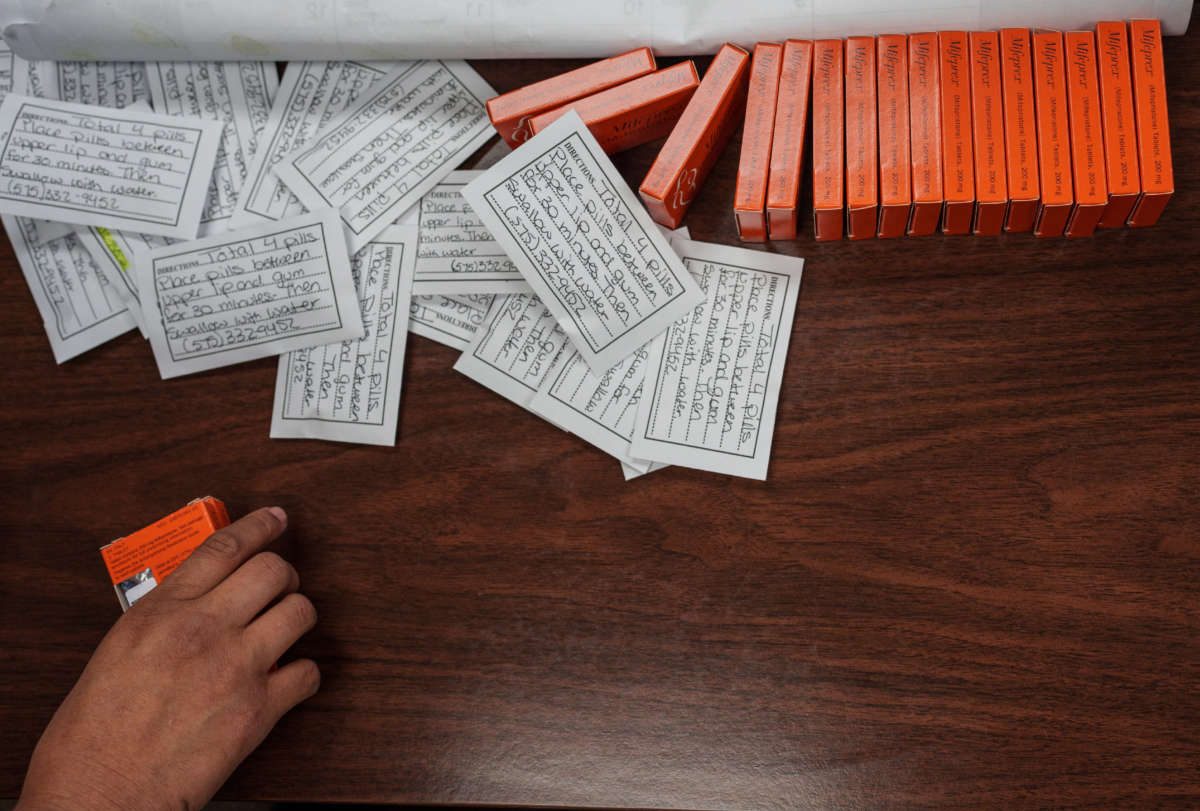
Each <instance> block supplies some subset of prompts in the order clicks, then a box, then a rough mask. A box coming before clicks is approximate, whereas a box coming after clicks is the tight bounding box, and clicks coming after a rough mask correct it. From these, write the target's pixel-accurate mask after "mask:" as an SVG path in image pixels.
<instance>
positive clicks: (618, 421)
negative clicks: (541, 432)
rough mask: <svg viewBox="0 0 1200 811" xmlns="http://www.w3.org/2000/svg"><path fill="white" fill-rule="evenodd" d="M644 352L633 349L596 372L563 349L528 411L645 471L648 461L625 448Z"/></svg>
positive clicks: (634, 414) (639, 387)
mask: <svg viewBox="0 0 1200 811" xmlns="http://www.w3.org/2000/svg"><path fill="white" fill-rule="evenodd" d="M647 357H648V354H647V352H646V349H645V348H642V349H638V350H637V351H635V352H634V353H633V354H632V355H630V356H629V357H628V358H626V359H625V360H623V361H621V362H620V363H618V364H617V365H616V366H614V367H613V368H611V369H609V370H608V371H606V372H605V373H604V374H602V375H597V374H595V373H594V372H592V370H591V369H590V368H588V365H587V363H586V362H584V360H583V357H582V356H581V355H580V354H579V353H578V352H576V351H573V350H568V352H566V353H564V354H563V356H562V358H561V359H560V361H559V363H557V364H556V365H555V367H554V369H552V370H551V372H550V374H548V375H547V376H546V379H545V380H544V381H543V383H542V386H541V388H540V389H538V393H537V394H536V395H535V396H534V398H533V400H532V401H531V402H530V404H529V409H530V410H531V411H533V412H534V413H536V414H540V415H542V416H543V417H545V418H546V419H548V420H550V421H551V422H553V423H555V424H556V425H559V426H561V427H563V428H565V429H566V430H568V431H570V432H571V433H572V434H575V435H576V436H578V437H580V438H582V439H584V440H585V441H587V442H590V443H592V444H593V445H595V446H596V447H597V448H599V449H600V450H602V451H604V452H605V453H608V454H610V455H612V456H614V457H616V458H617V459H619V460H620V461H621V462H623V463H624V464H627V465H629V466H630V467H632V468H634V469H636V470H637V471H639V472H641V473H645V472H646V470H647V469H648V468H649V465H650V463H649V462H645V461H642V460H640V459H634V458H633V457H632V455H631V454H630V452H629V443H630V439H631V438H632V437H633V423H634V420H635V419H636V417H637V409H638V401H639V400H640V399H641V396H642V377H643V376H644V375H645V372H646V359H647Z"/></svg>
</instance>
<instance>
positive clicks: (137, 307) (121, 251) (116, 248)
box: [75, 225, 171, 338]
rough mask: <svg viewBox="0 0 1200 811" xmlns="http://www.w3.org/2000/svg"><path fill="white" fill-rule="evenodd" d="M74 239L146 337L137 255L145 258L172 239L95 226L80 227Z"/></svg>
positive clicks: (168, 243)
mask: <svg viewBox="0 0 1200 811" xmlns="http://www.w3.org/2000/svg"><path fill="white" fill-rule="evenodd" d="M75 236H76V237H77V238H78V239H79V242H80V244H82V245H83V247H84V250H86V251H87V252H88V254H89V255H90V256H91V257H92V261H94V262H95V263H96V264H97V265H99V266H100V267H101V268H102V269H103V270H104V275H105V276H107V277H108V280H109V281H110V282H112V285H113V287H114V288H116V290H117V294H118V295H120V296H121V298H122V300H124V302H125V304H126V305H127V306H128V307H129V313H130V315H132V316H133V320H134V321H136V322H137V325H138V330H140V331H141V333H142V337H143V338H145V337H146V322H145V321H144V320H143V319H142V298H141V296H140V295H139V293H138V289H137V278H136V277H135V275H134V271H133V265H134V262H136V261H138V259H137V257H138V256H139V255H140V256H142V257H143V258H144V257H145V255H146V254H147V253H149V252H150V251H152V250H154V249H156V248H162V247H164V246H166V245H170V244H171V240H169V239H167V238H166V237H155V236H150V235H149V234H133V233H129V232H126V231H112V230H110V229H108V228H101V227H100V226H98V225H93V226H91V227H90V228H81V229H80V230H78V231H76V232H75Z"/></svg>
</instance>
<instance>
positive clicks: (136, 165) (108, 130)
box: [0, 93, 221, 239]
mask: <svg viewBox="0 0 1200 811" xmlns="http://www.w3.org/2000/svg"><path fill="white" fill-rule="evenodd" d="M0 133H3V136H0V137H3V138H4V147H3V151H0V212H4V213H7V214H18V215H21V216H26V217H42V218H45V219H48V220H56V221H65V222H72V223H75V224H77V225H101V226H104V227H106V228H116V229H118V230H122V229H123V230H129V231H137V232H140V233H147V234H159V235H162V236H171V237H178V238H182V239H187V238H190V237H193V236H195V234H196V230H197V228H198V227H199V224H200V209H201V206H203V204H204V193H205V189H206V188H207V187H208V180H209V177H211V175H212V165H213V159H214V157H215V156H216V150H217V142H218V140H219V139H220V136H221V124H220V122H219V121H200V120H198V119H180V118H174V117H172V116H165V115H158V114H156V113H147V112H140V111H138V110H134V109H129V108H126V109H124V110H120V111H110V110H106V109H103V108H100V107H95V106H90V105H86V104H74V103H70V102H65V101H53V100H50V99H35V98H31V97H29V96H19V95H17V94H16V93H10V94H9V95H8V97H7V98H5V99H4V103H3V104H0Z"/></svg>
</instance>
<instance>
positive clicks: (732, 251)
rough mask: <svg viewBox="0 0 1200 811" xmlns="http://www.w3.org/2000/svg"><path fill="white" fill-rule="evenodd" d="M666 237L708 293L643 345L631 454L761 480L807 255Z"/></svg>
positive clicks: (763, 476)
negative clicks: (640, 394)
mask: <svg viewBox="0 0 1200 811" xmlns="http://www.w3.org/2000/svg"><path fill="white" fill-rule="evenodd" d="M673 244H674V246H675V249H676V250H677V251H678V252H679V255H680V256H681V257H683V261H684V264H686V265H687V267H688V269H689V270H690V271H691V272H692V273H693V274H694V275H695V277H696V281H698V282H699V284H700V287H701V289H703V290H704V294H705V297H704V301H703V302H702V303H701V304H700V305H699V306H697V307H695V308H694V309H693V310H692V311H691V312H690V313H688V314H687V315H686V316H684V317H683V318H681V319H679V320H678V321H676V322H675V323H674V324H672V325H671V328H670V329H668V330H667V332H666V333H665V334H664V335H661V336H659V337H658V338H656V339H655V340H654V342H653V343H651V345H650V346H649V347H648V348H647V351H648V353H649V359H648V362H647V366H646V377H645V392H644V393H643V398H642V401H641V404H640V406H639V408H638V417H637V425H636V428H635V429H634V433H633V443H632V448H631V450H632V453H633V455H634V456H635V457H636V458H638V459H651V460H654V461H658V462H667V463H669V464H678V465H683V466H685V467H694V468H699V469H700V470H711V471H714V472H717V473H729V474H732V475H734V476H747V477H750V478H755V479H765V478H766V477H767V462H768V460H769V458H770V454H771V437H772V435H773V434H774V431H775V408H776V406H777V404H778V400H779V387H780V384H781V382H782V378H783V365H784V362H785V360H786V358H787V348H788V338H789V337H790V336H791V332H792V317H793V315H794V314H795V310H796V297H797V295H798V294H799V291H800V274H801V270H802V269H803V266H804V260H803V259H795V258H793V257H789V256H780V255H777V254H768V253H763V252H761V251H750V250H745V249H742V248H730V247H727V246H724V245H711V244H707V243H703V242H693V241H692V240H689V239H676V240H675V241H674V242H673Z"/></svg>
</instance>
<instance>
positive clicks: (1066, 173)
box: [1033, 31, 1075, 237]
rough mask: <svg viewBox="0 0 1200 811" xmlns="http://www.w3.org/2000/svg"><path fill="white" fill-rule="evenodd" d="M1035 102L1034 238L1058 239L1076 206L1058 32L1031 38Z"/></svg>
mask: <svg viewBox="0 0 1200 811" xmlns="http://www.w3.org/2000/svg"><path fill="white" fill-rule="evenodd" d="M1033 77H1034V99H1035V101H1036V102H1037V140H1038V165H1039V167H1040V170H1041V178H1040V181H1041V187H1042V198H1041V202H1040V203H1039V204H1038V213H1037V217H1036V219H1035V220H1034V224H1033V233H1034V236H1039V237H1056V236H1061V235H1062V232H1063V229H1064V228H1065V227H1066V225H1067V219H1068V218H1069V217H1070V216H1071V208H1072V206H1073V205H1074V203H1075V193H1074V188H1073V186H1072V183H1071V134H1070V125H1069V124H1068V122H1067V119H1068V115H1067V80H1066V73H1065V71H1064V70H1063V38H1062V34H1060V33H1059V32H1057V31H1039V32H1038V33H1036V34H1034V35H1033Z"/></svg>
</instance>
